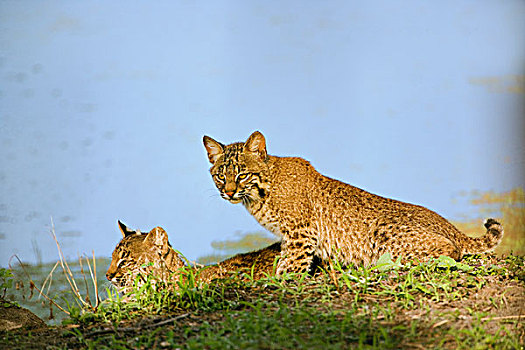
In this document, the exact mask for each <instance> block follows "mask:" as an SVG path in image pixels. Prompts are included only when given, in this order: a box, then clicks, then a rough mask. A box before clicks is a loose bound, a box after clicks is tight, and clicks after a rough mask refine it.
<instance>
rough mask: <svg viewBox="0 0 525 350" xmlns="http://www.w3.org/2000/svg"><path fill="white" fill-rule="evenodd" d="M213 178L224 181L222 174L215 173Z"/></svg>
mask: <svg viewBox="0 0 525 350" xmlns="http://www.w3.org/2000/svg"><path fill="white" fill-rule="evenodd" d="M215 179H216V180H217V181H219V182H224V175H223V174H216V175H215Z"/></svg>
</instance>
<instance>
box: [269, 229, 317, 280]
mask: <svg viewBox="0 0 525 350" xmlns="http://www.w3.org/2000/svg"><path fill="white" fill-rule="evenodd" d="M316 244H317V241H316V238H315V236H314V235H312V234H311V233H310V232H308V231H306V230H299V231H292V232H287V233H285V234H284V235H283V241H282V243H281V259H280V260H279V262H278V263H277V271H276V273H275V274H276V276H277V277H280V276H282V274H283V273H284V272H295V273H303V272H309V271H310V269H311V267H312V262H313V258H314V252H315V246H316Z"/></svg>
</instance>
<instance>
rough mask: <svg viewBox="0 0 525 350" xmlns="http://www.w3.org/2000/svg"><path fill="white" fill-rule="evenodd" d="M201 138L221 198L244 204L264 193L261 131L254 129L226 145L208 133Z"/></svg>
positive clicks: (264, 158) (265, 164) (265, 162)
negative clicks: (247, 135)
mask: <svg viewBox="0 0 525 350" xmlns="http://www.w3.org/2000/svg"><path fill="white" fill-rule="evenodd" d="M203 142H204V147H206V151H207V152H208V159H209V160H210V163H211V164H212V167H211V168H210V173H211V176H212V178H213V181H214V182H215V186H217V189H218V190H219V192H220V194H221V197H222V198H224V199H226V200H227V201H230V202H231V203H240V202H242V203H243V204H245V205H247V204H249V203H250V202H254V201H258V200H260V199H261V198H264V197H265V196H266V194H267V190H268V183H267V173H268V155H267V153H266V141H265V139H264V136H263V134H261V133H260V132H258V131H256V132H254V133H253V134H251V135H250V137H249V138H248V140H247V141H246V142H244V143H243V142H236V143H232V144H230V145H223V144H222V143H220V142H217V141H215V140H214V139H212V138H211V137H208V136H204V138H203Z"/></svg>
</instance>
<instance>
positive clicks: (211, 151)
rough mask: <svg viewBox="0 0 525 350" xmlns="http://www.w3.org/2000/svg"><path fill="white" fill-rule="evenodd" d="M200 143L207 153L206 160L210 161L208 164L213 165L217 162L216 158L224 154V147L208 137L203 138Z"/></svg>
mask: <svg viewBox="0 0 525 350" xmlns="http://www.w3.org/2000/svg"><path fill="white" fill-rule="evenodd" d="M202 142H203V143H204V147H206V151H208V159H209V160H210V163H211V164H214V163H215V162H216V161H217V158H219V156H220V155H221V154H223V153H224V145H223V144H222V143H220V142H217V141H215V140H214V139H212V138H211V137H209V136H204V137H203V138H202Z"/></svg>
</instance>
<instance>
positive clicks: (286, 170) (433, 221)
mask: <svg viewBox="0 0 525 350" xmlns="http://www.w3.org/2000/svg"><path fill="white" fill-rule="evenodd" d="M203 141H204V145H205V147H206V150H207V152H208V158H209V160H210V162H211V163H212V167H211V168H210V173H211V175H212V178H213V179H214V181H215V185H216V186H217V188H218V189H219V192H220V194H221V196H222V197H223V198H224V199H226V200H228V201H230V202H231V203H243V205H244V206H245V207H246V209H247V210H248V212H249V213H250V214H251V215H253V216H254V217H255V219H257V221H258V222H259V223H260V224H261V225H262V226H264V227H265V228H267V229H268V230H269V231H271V232H273V233H275V234H277V235H279V236H281V237H282V251H281V259H280V260H279V263H278V266H277V274H278V275H280V274H282V273H283V272H284V271H288V272H303V271H305V270H309V269H310V268H311V266H312V261H313V258H314V256H317V257H319V258H321V259H322V260H323V261H327V260H328V259H336V260H337V261H339V262H341V263H343V264H346V265H348V264H365V265H369V264H373V263H374V262H375V261H376V260H377V259H378V258H379V257H380V256H381V255H382V254H383V253H386V252H389V253H391V254H392V256H393V257H394V258H396V257H401V258H402V260H403V261H406V260H419V261H426V260H428V259H429V258H431V257H438V256H440V255H447V256H450V257H452V258H454V259H458V260H459V259H461V257H462V256H463V255H464V254H468V253H481V252H485V251H490V250H492V249H494V248H495V247H496V246H497V245H498V244H499V242H500V241H501V239H502V237H503V228H502V226H501V225H500V224H499V223H498V222H496V221H495V220H493V219H489V220H487V222H486V224H485V226H486V228H487V232H486V234H485V235H484V236H483V237H480V238H471V237H468V236H466V235H465V234H463V233H461V232H460V231H459V230H458V229H457V228H455V227H454V226H453V225H452V224H451V223H450V222H448V221H447V220H446V219H444V218H443V217H441V216H440V215H438V214H436V213H435V212H433V211H431V210H429V209H426V208H424V207H422V206H418V205H414V204H409V203H404V202H400V201H397V200H393V199H389V198H384V197H380V196H377V195H375V194H372V193H369V192H366V191H364V190H361V189H359V188H357V187H354V186H351V185H348V184H346V183H343V182H341V181H338V180H334V179H331V178H329V177H326V176H324V175H321V174H320V173H318V172H317V171H316V170H315V169H314V167H313V166H312V165H311V164H310V163H309V162H308V161H306V160H304V159H302V158H296V157H276V156H270V155H268V154H267V152H266V141H265V138H264V136H263V135H262V134H261V133H260V132H258V131H256V132H254V133H253V134H252V135H250V137H249V138H248V140H247V141H246V142H238V143H233V144H230V145H224V144H222V143H220V142H217V141H215V140H213V139H212V138H210V137H208V136H204V139H203Z"/></svg>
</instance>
